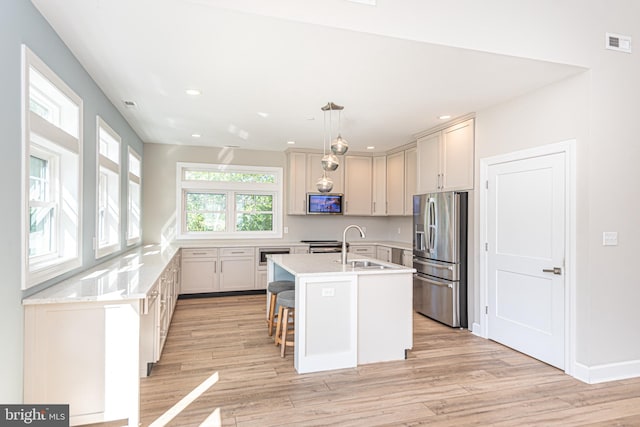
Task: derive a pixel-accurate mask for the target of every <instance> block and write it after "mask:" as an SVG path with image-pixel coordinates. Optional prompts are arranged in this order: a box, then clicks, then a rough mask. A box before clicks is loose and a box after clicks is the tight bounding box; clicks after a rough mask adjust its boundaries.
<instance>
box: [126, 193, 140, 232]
mask: <svg viewBox="0 0 640 427" xmlns="http://www.w3.org/2000/svg"><path fill="white" fill-rule="evenodd" d="M128 227H129V228H128V230H127V238H128V239H137V238H139V237H140V184H138V183H137V182H134V181H129V221H128Z"/></svg>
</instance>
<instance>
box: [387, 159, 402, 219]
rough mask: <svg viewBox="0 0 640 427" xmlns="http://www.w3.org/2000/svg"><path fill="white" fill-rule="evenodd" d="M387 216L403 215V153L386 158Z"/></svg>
mask: <svg viewBox="0 0 640 427" xmlns="http://www.w3.org/2000/svg"><path fill="white" fill-rule="evenodd" d="M387 215H404V151H399V152H397V153H393V154H389V155H388V156H387Z"/></svg>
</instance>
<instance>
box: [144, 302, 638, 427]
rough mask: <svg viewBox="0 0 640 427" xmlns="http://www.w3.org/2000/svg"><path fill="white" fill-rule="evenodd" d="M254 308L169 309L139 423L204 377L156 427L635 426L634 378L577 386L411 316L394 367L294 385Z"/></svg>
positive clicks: (197, 305)
mask: <svg viewBox="0 0 640 427" xmlns="http://www.w3.org/2000/svg"><path fill="white" fill-rule="evenodd" d="M264 301H265V297H264V296H262V295H259V296H240V297H238V296H234V297H222V298H207V299H191V300H180V301H179V302H178V305H177V308H176V312H175V315H174V318H173V319H174V320H173V322H172V324H171V328H170V330H169V336H168V338H167V342H166V345H165V348H164V353H163V355H162V360H161V361H160V362H159V363H158V364H157V365H156V366H155V368H154V369H153V372H152V375H151V376H150V377H149V378H145V379H142V382H141V406H142V424H143V425H145V426H148V425H150V424H151V423H152V422H153V421H154V420H156V419H158V418H159V417H161V416H162V415H163V414H165V412H166V411H167V410H169V409H170V408H171V407H172V406H173V405H175V404H176V402H178V401H180V400H181V399H183V398H184V397H185V396H187V395H188V394H189V393H190V392H192V391H193V390H194V389H196V388H197V387H198V385H199V384H201V383H202V382H203V381H205V380H207V379H208V378H212V375H216V374H217V382H215V383H214V384H213V385H211V387H210V388H208V389H206V390H205V391H204V392H203V393H202V394H200V395H199V396H198V397H197V398H196V399H195V400H194V401H193V402H192V403H190V404H188V405H187V406H186V407H185V408H184V409H182V410H181V411H180V412H179V413H178V414H177V416H175V418H173V419H172V420H171V421H170V422H169V423H168V424H166V425H170V426H200V425H201V424H202V423H203V422H204V421H205V419H207V418H208V417H209V418H210V421H209V422H210V423H209V424H203V425H213V426H215V425H217V424H216V423H217V421H218V420H220V424H221V425H223V426H242V427H244V426H259V427H266V426H312V425H313V426H316V425H326V426H378V425H392V426H416V425H429V426H465V425H478V426H487V425H499V426H522V425H527V426H529V425H540V426H556V425H558V426H577V425H580V426H582V425H589V426H639V425H640V379H633V380H625V381H617V382H611V383H606V384H598V385H587V384H584V383H581V382H579V381H577V380H575V379H573V378H571V377H569V376H567V375H565V374H563V373H562V372H561V371H559V370H557V369H555V368H552V367H550V366H548V365H545V364H544V363H541V362H538V361H536V360H534V359H531V358H529V357H527V356H524V355H522V354H520V353H517V352H515V351H513V350H510V349H508V348H506V347H503V346H501V345H499V344H496V343H494V342H491V341H488V340H484V339H482V338H478V337H476V336H473V335H472V334H471V333H469V332H468V331H461V330H456V329H451V328H448V327H446V326H443V325H440V324H438V323H436V322H433V321H431V320H429V319H427V318H425V317H423V316H420V315H416V316H415V318H414V347H413V350H411V351H410V352H409V356H408V360H406V361H400V362H388V363H378V364H371V365H365V366H362V367H359V368H354V369H345V370H340V371H334V372H331V373H315V374H305V375H298V374H296V372H295V370H294V369H293V355H292V352H289V353H288V355H287V357H286V358H285V359H281V358H280V356H279V351H278V350H277V349H276V347H275V346H274V345H273V341H272V340H271V339H270V338H269V337H268V336H267V331H266V325H265V322H264ZM289 351H290V350H289ZM213 378H214V379H215V378H216V377H215V376H214V377H213ZM205 388H206V387H205Z"/></svg>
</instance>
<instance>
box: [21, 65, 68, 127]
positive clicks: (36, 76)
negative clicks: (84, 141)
mask: <svg viewBox="0 0 640 427" xmlns="http://www.w3.org/2000/svg"><path fill="white" fill-rule="evenodd" d="M29 83H30V84H29V109H30V110H31V111H33V112H34V113H35V114H37V115H39V116H40V117H42V118H43V119H45V120H46V121H48V122H49V123H51V124H52V125H54V126H56V127H58V128H60V129H62V130H63V131H65V132H67V133H68V134H69V135H71V136H73V137H75V138H78V134H79V133H80V132H79V127H80V126H79V122H80V119H79V117H80V113H79V112H80V109H79V108H78V105H76V104H75V103H74V102H73V101H71V100H70V99H69V98H68V97H67V96H66V95H65V94H64V93H63V92H62V91H60V90H59V89H58V88H57V87H56V86H54V85H53V84H52V83H51V82H50V81H49V80H48V79H46V78H45V77H44V76H43V75H42V74H40V73H39V72H38V71H36V70H35V69H34V68H33V67H29Z"/></svg>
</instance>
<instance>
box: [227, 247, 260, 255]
mask: <svg viewBox="0 0 640 427" xmlns="http://www.w3.org/2000/svg"><path fill="white" fill-rule="evenodd" d="M246 255H250V256H253V255H254V248H222V249H220V256H246Z"/></svg>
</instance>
